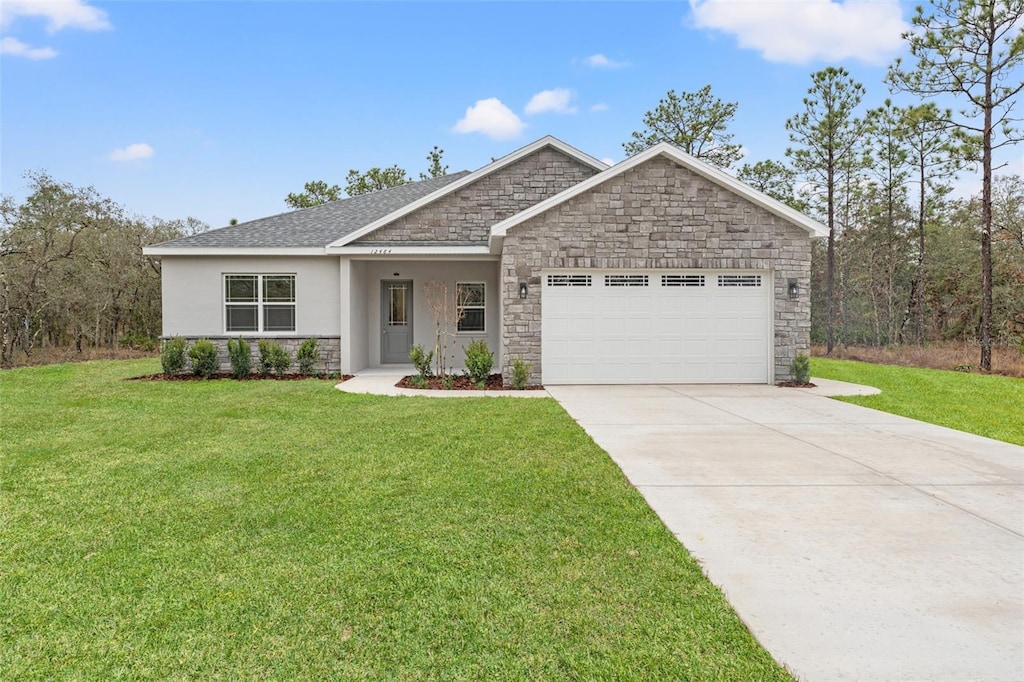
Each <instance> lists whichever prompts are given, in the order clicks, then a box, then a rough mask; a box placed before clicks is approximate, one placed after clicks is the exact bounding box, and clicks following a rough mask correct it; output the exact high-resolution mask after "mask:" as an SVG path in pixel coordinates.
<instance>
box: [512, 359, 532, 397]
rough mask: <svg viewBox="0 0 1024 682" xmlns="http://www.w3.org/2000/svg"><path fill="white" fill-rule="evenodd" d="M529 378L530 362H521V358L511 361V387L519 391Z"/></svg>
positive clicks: (524, 386)
mask: <svg viewBox="0 0 1024 682" xmlns="http://www.w3.org/2000/svg"><path fill="white" fill-rule="evenodd" d="M529 380H530V363H528V362H523V359H522V358H516V359H515V360H513V361H512V388H514V389H516V390H517V391H521V390H523V389H524V388H526V382H528V381H529Z"/></svg>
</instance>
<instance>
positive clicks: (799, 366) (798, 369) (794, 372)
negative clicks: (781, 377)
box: [789, 351, 811, 384]
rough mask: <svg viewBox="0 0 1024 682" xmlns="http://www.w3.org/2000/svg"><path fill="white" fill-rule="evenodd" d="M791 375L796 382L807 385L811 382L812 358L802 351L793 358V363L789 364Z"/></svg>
mask: <svg viewBox="0 0 1024 682" xmlns="http://www.w3.org/2000/svg"><path fill="white" fill-rule="evenodd" d="M789 374H790V376H791V377H792V378H793V381H796V382H798V383H801V384H807V383H810V381H811V358H810V357H809V356H808V355H807V353H804V352H803V351H800V352H799V353H797V354H796V356H795V357H794V358H793V361H792V362H791V363H789Z"/></svg>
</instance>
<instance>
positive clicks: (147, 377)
mask: <svg viewBox="0 0 1024 682" xmlns="http://www.w3.org/2000/svg"><path fill="white" fill-rule="evenodd" d="M351 378H352V375H351V374H339V375H334V376H330V375H326V374H285V375H284V376H283V377H279V376H276V375H274V374H268V375H267V376H262V375H260V374H249V375H248V376H246V377H244V378H242V379H235V376H234V375H233V374H231V373H230V372H217V373H216V374H213V375H211V376H209V377H207V378H203V377H200V376H196V375H195V374H191V373H189V374H144V375H142V376H140V377H128V378H127V379H125V381H213V380H218V379H231V380H232V381H303V380H305V379H323V380H324V381H333V382H342V381H348V380H349V379H351Z"/></svg>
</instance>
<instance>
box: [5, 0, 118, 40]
mask: <svg viewBox="0 0 1024 682" xmlns="http://www.w3.org/2000/svg"><path fill="white" fill-rule="evenodd" d="M18 17H42V18H44V19H46V30H47V31H48V32H49V33H56V32H57V31H59V30H61V29H64V28H80V29H83V30H85V31H102V30H105V29H109V28H112V27H111V25H110V22H109V21H107V13H106V12H104V11H103V10H101V9H99V8H97V7H92V6H90V5H87V4H86V3H85V2H84V0H3V2H2V3H0V26H5V27H6V26H8V25H10V24H11V22H13V21H14V20H15V19H16V18H18Z"/></svg>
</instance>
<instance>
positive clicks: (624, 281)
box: [604, 275, 648, 287]
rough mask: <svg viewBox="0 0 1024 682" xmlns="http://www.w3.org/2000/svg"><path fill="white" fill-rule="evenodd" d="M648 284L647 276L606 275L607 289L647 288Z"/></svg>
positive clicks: (605, 283)
mask: <svg viewBox="0 0 1024 682" xmlns="http://www.w3.org/2000/svg"><path fill="white" fill-rule="evenodd" d="M647 284H648V278H647V275H605V276H604V285H605V286H606V287H645V286H647Z"/></svg>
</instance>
